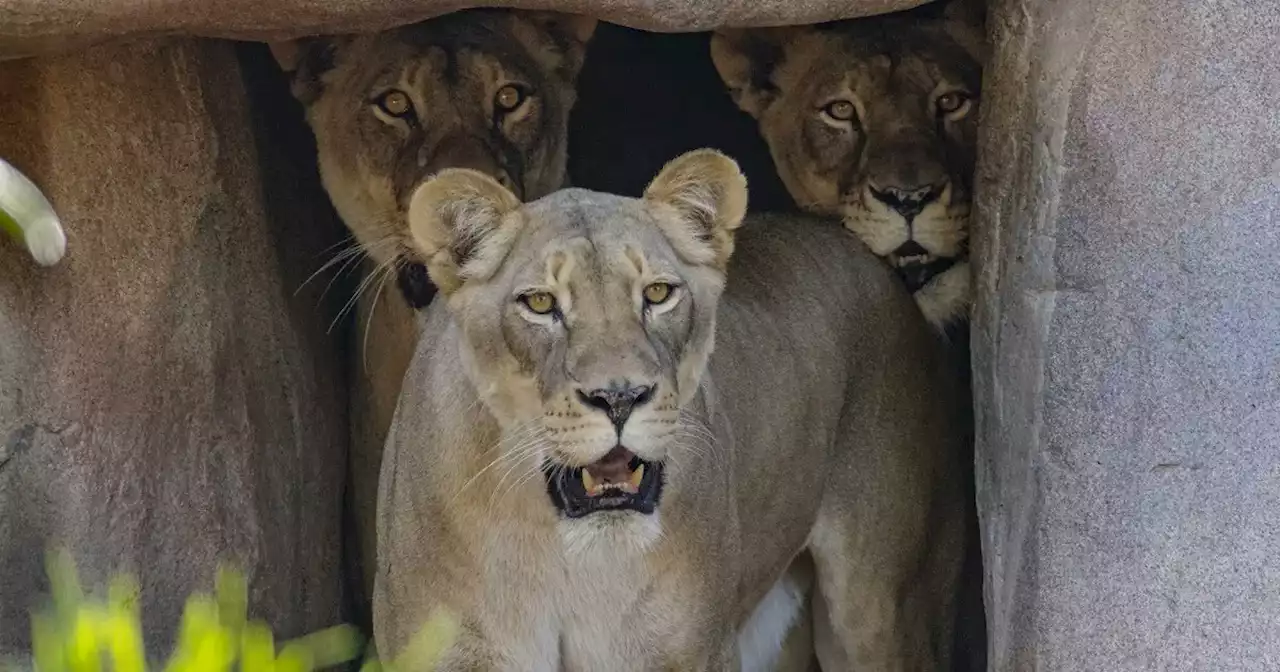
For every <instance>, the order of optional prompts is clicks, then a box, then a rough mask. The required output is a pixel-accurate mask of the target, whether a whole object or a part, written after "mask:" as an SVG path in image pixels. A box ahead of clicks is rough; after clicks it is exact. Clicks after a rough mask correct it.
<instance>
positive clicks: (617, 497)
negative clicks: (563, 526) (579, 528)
mask: <svg viewBox="0 0 1280 672" xmlns="http://www.w3.org/2000/svg"><path fill="white" fill-rule="evenodd" d="M542 471H543V473H544V474H545V475H546V478H547V494H548V495H550V497H551V503H552V504H555V506H556V508H557V509H559V510H560V511H561V512H563V513H564V515H565V516H567V517H569V518H581V517H583V516H585V515H588V514H591V513H595V512H597V511H636V512H639V513H645V514H648V513H653V511H654V509H656V508H657V507H658V500H660V499H661V498H662V463H661V462H646V461H645V460H642V459H640V458H639V457H638V456H636V454H635V453H633V452H631V451H629V450H627V449H626V448H623V447H622V446H614V448H613V450H611V451H609V452H608V453H607V454H606V455H605V456H604V457H602V458H600V459H599V460H596V461H595V462H592V463H591V464H588V465H587V466H585V467H564V466H558V465H554V464H551V463H547V464H545V465H543V468H542Z"/></svg>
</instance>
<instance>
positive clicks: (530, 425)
mask: <svg viewBox="0 0 1280 672" xmlns="http://www.w3.org/2000/svg"><path fill="white" fill-rule="evenodd" d="M746 201H747V192H746V179H745V178H744V177H743V176H742V173H741V172H740V171H739V169H738V166H737V164H736V163H734V162H733V161H732V160H731V159H729V158H727V157H725V156H724V155H722V154H719V153H717V152H714V151H711V150H699V151H696V152H691V153H689V154H686V155H684V156H682V157H680V158H678V159H676V160H674V161H672V162H671V163H669V164H668V165H667V166H666V167H665V168H663V170H662V171H661V173H660V174H659V175H658V176H657V177H656V178H655V179H654V180H653V182H652V183H651V184H650V185H649V187H648V188H647V190H646V191H645V194H644V197H643V198H641V199H633V198H626V197H622V196H611V195H606V194H600V193H595V192H588V191H584V190H580V189H567V190H563V191H560V192H557V193H554V194H552V195H550V196H547V197H545V198H543V199H541V200H539V201H536V202H533V203H530V204H528V205H524V206H522V205H521V203H520V200H519V199H518V198H517V197H516V195H515V194H513V193H512V192H511V191H510V190H509V189H508V188H507V187H505V186H504V185H502V184H500V183H499V182H497V181H496V180H494V179H492V178H491V177H489V176H488V175H485V174H483V173H479V172H476V171H473V170H446V171H443V172H441V173H440V174H439V175H438V176H436V177H434V178H432V179H430V180H429V181H427V182H426V183H425V184H424V185H422V186H421V187H420V188H419V189H418V190H417V191H416V192H415V193H414V195H413V198H412V201H411V202H410V206H409V225H410V229H411V232H412V236H413V239H414V241H415V244H416V246H417V250H418V252H419V253H420V254H421V258H422V259H424V260H425V262H426V267H427V270H428V272H429V273H430V276H431V279H432V280H433V281H434V282H435V283H436V285H437V286H438V287H439V288H440V291H441V292H442V294H443V295H444V297H445V299H446V305H447V308H448V310H449V311H450V314H451V315H452V317H453V320H454V322H455V323H456V324H457V326H458V328H459V330H458V333H459V334H460V338H461V340H462V347H461V350H462V353H461V357H462V361H464V362H465V363H466V366H467V367H468V372H469V373H468V375H469V376H470V378H471V381H472V383H473V384H474V387H475V389H476V391H477V393H478V395H479V397H480V398H481V399H482V400H483V402H484V403H485V404H486V405H487V407H488V408H489V410H490V411H491V413H492V414H493V416H494V417H495V418H497V420H498V422H499V424H500V425H501V426H502V429H503V432H504V434H505V435H507V436H520V435H523V436H530V435H533V436H537V437H538V438H539V440H537V441H533V442H530V443H529V445H530V446H533V447H534V449H533V450H534V451H535V453H534V454H525V455H519V456H517V457H518V458H520V459H533V460H536V463H537V465H539V467H540V468H541V469H542V470H543V471H544V472H545V474H546V478H547V481H548V492H549V493H550V496H551V499H552V502H553V503H554V504H555V505H556V506H557V507H558V508H559V510H560V511H561V512H562V513H563V514H564V515H565V518H566V519H567V520H568V521H570V522H572V521H574V520H575V519H579V518H583V517H585V516H586V515H587V514H591V513H596V512H610V515H606V516H602V517H601V516H593V517H592V520H593V522H598V521H601V520H614V519H616V518H618V517H621V518H622V519H624V520H636V519H637V518H636V516H637V515H638V516H640V518H641V519H644V518H646V517H651V514H654V513H655V509H656V507H657V506H658V504H659V501H660V498H661V497H662V486H663V482H664V470H665V469H666V465H667V463H668V458H669V457H672V458H677V459H678V456H673V455H668V451H669V450H673V446H676V445H679V444H680V441H672V438H673V437H678V436H679V435H680V433H681V432H682V431H688V430H687V429H686V428H685V427H684V426H683V422H682V412H683V411H684V409H685V406H686V405H687V404H688V403H689V402H690V400H691V399H692V398H693V397H694V393H695V391H696V390H697V389H698V385H699V383H700V380H701V378H702V376H703V373H704V371H705V369H706V366H707V361H708V358H709V356H710V353H711V349H712V344H713V335H714V333H715V318H716V307H717V303H718V301H719V297H720V294H721V291H722V290H723V288H724V283H725V274H726V269H727V264H728V261H729V256H730V254H731V253H732V250H733V240H734V232H735V230H736V229H737V228H738V226H739V225H740V224H741V222H742V218H743V215H744V213H745V211H746ZM631 536H632V538H634V536H635V535H631Z"/></svg>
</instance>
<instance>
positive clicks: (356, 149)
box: [273, 10, 596, 591]
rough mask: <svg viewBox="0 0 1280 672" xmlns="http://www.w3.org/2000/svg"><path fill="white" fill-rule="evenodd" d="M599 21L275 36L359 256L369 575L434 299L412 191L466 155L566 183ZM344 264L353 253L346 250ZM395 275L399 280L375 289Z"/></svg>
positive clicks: (489, 168) (511, 18) (543, 188)
mask: <svg viewBox="0 0 1280 672" xmlns="http://www.w3.org/2000/svg"><path fill="white" fill-rule="evenodd" d="M595 25H596V20H595V19H591V18H586V17H579V16H571V15H563V14H552V13H540V12H516V11H504V10H469V11H463V12H457V13H454V14H449V15H445V16H442V17H439V18H436V19H432V20H429V21H426V22H424V23H420V24H416V25H412V26H407V27H404V28H399V29H396V30H391V31H387V32H383V33H377V34H371V35H359V36H338V37H324V38H315V39H307V40H303V41H300V42H298V43H292V44H285V45H274V47H273V48H274V49H275V51H276V55H277V58H278V59H279V60H280V61H281V65H282V66H283V67H284V68H285V69H286V70H288V71H292V72H293V91H294V95H295V96H296V97H297V98H298V99H299V100H300V101H301V102H302V104H303V106H304V107H305V108H306V113H307V120H308V121H309V122H310V125H311V128H312V131H313V132H314V134H315V138H316V147H317V150H318V155H319V164H320V175H321V178H322V180H323V182H324V186H325V189H326V191H328V193H329V198H330V199H331V200H332V201H333V204H334V207H335V208H336V209H337V211H338V214H339V215H340V216H341V217H342V220H343V221H344V222H345V223H346V225H347V227H348V228H349V229H350V230H351V232H352V234H353V235H354V238H355V243H356V246H355V247H353V248H352V249H351V250H349V251H348V252H345V253H343V256H342V257H340V258H352V257H354V256H355V255H356V254H357V253H359V254H362V255H365V256H367V258H368V264H367V267H366V268H365V272H366V275H365V278H364V281H363V284H362V285H361V290H362V291H361V293H360V298H359V305H358V311H357V315H358V318H359V319H358V320H357V326H358V327H359V330H360V333H361V335H362V338H361V339H359V343H358V346H357V347H356V348H355V353H354V355H355V359H356V361H355V362H354V364H355V380H354V389H353V391H352V400H353V408H352V457H351V464H350V467H351V472H352V480H351V485H352V495H351V497H352V500H353V503H354V505H355V507H356V520H357V523H356V536H357V537H358V541H359V544H360V547H361V553H360V557H361V561H362V565H363V567H364V574H365V584H366V587H367V589H368V590H370V591H371V590H372V585H373V565H374V562H373V559H374V535H373V528H374V524H373V520H374V503H375V501H376V493H377V479H378V465H379V462H380V457H381V454H382V445H383V443H384V441H385V437H386V431H387V428H388V427H389V426H390V424H391V416H392V413H393V412H394V411H395V404H396V399H397V398H398V397H399V393H400V383H401V381H402V380H403V378H404V372H405V369H406V368H408V365H409V360H410V358H411V357H412V355H413V346H414V344H415V343H416V342H417V337H418V336H417V324H416V320H415V313H414V309H415V308H420V307H422V306H423V305H426V303H427V302H428V301H429V300H430V298H431V293H432V291H433V289H432V288H431V286H430V284H429V283H428V282H427V277H426V271H425V269H423V267H422V266H421V264H420V263H417V262H415V261H414V258H413V256H412V254H411V252H410V250H411V248H412V241H411V240H410V238H409V236H408V227H407V226H406V224H405V216H406V210H407V207H408V200H409V195H410V194H411V193H412V190H413V188H414V187H416V186H417V185H418V184H419V183H421V181H422V180H423V179H424V178H425V177H426V176H427V175H430V174H432V173H434V172H436V171H439V170H440V169H442V168H473V169H476V170H479V171H481V172H484V173H486V174H488V175H491V176H492V177H494V178H495V179H498V180H500V181H501V182H502V183H503V184H505V185H507V186H508V188H510V189H512V190H513V191H514V192H515V193H516V194H517V195H520V196H522V197H525V198H531V199H532V198H538V197H540V196H543V195H545V194H547V193H550V192H551V191H554V190H555V189H558V188H560V187H561V186H563V185H564V183H565V176H566V171H565V162H566V153H567V144H568V140H567V136H568V133H567V125H568V119H569V111H570V109H571V108H572V107H573V103H574V100H575V90H574V79H575V77H576V76H577V74H578V71H579V69H580V68H581V67H582V61H583V53H584V51H585V48H586V42H587V41H588V40H589V39H590V37H591V34H592V32H593V31H594V29H595ZM348 263H350V261H349V262H348ZM392 279H394V280H395V281H396V282H397V284H398V285H399V289H400V291H399V292H396V291H394V290H393V291H383V285H384V284H385V283H386V282H388V281H389V280H392Z"/></svg>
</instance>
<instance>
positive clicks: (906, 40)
mask: <svg viewBox="0 0 1280 672" xmlns="http://www.w3.org/2000/svg"><path fill="white" fill-rule="evenodd" d="M967 1H968V0H952V1H951V3H950V4H949V5H947V6H945V7H938V6H937V5H938V4H939V3H932V5H930V6H925V7H922V8H919V9H916V10H912V11H910V12H905V13H900V14H892V15H886V16H879V17H873V18H865V19H857V20H852V21H843V22H836V23H830V24H822V25H816V26H804V27H790V28H774V29H759V30H745V31H739V30H726V31H721V32H718V33H717V34H716V35H715V36H713V38H712V41H711V56H712V60H713V61H714V62H715V65H716V69H717V70H718V71H719V72H720V76H721V78H722V79H723V80H724V82H725V84H726V85H727V86H728V87H729V89H730V92H731V93H732V94H733V97H734V99H735V101H736V102H737V103H738V106H739V107H741V108H742V109H743V110H744V111H746V112H748V113H749V114H751V115H752V116H753V117H755V118H756V120H757V121H758V122H759V127H760V132H761V135H762V136H763V137H764V139H765V141H766V143H767V144H768V145H769V148H770V151H771V152H772V154H773V159H774V163H775V165H776V167H777V170H778V174H779V176H780V177H781V178H782V180H783V182H784V183H786V185H787V190H788V191H790V192H791V195H792V197H793V198H794V199H795V200H796V202H797V203H798V204H799V205H800V206H801V207H803V208H805V209H807V210H810V211H813V212H820V213H830V214H838V215H840V216H842V217H843V218H844V223H845V226H846V227H848V228H849V229H850V230H851V231H853V232H854V233H856V234H857V235H858V236H859V237H860V238H861V239H862V240H863V242H865V243H866V244H867V246H868V247H870V248H871V251H872V252H875V253H876V254H877V255H879V256H881V257H884V258H885V259H886V260H887V261H888V262H889V264H890V265H891V266H893V267H894V268H896V269H897V271H898V274H899V276H900V277H901V278H902V280H903V281H904V283H905V284H906V286H907V289H908V290H909V291H911V292H912V293H913V294H914V295H915V298H916V302H917V303H918V304H919V306H920V309H921V311H922V312H923V313H924V315H925V318H926V319H928V321H929V322H930V323H931V324H933V325H934V326H935V327H937V328H939V329H940V330H944V331H947V330H952V329H954V328H956V327H961V328H963V327H965V326H967V320H968V307H969V282H970V280H969V263H968V254H967V248H966V244H967V239H968V221H969V209H970V207H971V203H972V193H973V171H974V152H975V141H976V134H977V118H978V114H977V111H978V91H979V84H980V80H981V63H980V61H979V58H980V54H979V52H978V49H979V48H980V44H981V40H980V37H981V33H980V32H978V31H975V30H974V29H973V28H974V24H975V23H976V22H978V21H979V20H978V19H975V18H973V17H971V16H962V15H961V12H965V11H969V12H972V11H973V9H974V8H973V7H972V6H971V5H968V4H966V3H967Z"/></svg>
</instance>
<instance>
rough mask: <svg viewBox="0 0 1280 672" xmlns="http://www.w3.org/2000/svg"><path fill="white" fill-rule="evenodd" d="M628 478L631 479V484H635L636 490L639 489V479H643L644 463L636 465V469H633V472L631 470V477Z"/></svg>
mask: <svg viewBox="0 0 1280 672" xmlns="http://www.w3.org/2000/svg"><path fill="white" fill-rule="evenodd" d="M630 480H631V485H633V486H635V488H636V490H639V489H640V481H643V480H644V465H643V464H642V465H640V466H638V467H636V470H635V471H633V472H631V479H630Z"/></svg>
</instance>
